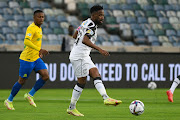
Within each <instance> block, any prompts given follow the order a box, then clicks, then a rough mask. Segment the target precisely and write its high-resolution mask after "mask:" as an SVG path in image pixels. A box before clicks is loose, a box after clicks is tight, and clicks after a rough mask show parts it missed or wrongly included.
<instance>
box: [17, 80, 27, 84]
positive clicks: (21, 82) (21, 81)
mask: <svg viewBox="0 0 180 120" xmlns="http://www.w3.org/2000/svg"><path fill="white" fill-rule="evenodd" d="M18 82H19V84H21V85H24V83H25V82H26V79H19V80H18Z"/></svg>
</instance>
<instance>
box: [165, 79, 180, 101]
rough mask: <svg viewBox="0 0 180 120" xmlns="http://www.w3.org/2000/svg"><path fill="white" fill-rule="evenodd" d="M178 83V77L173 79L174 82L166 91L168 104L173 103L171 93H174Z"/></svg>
mask: <svg viewBox="0 0 180 120" xmlns="http://www.w3.org/2000/svg"><path fill="white" fill-rule="evenodd" d="M179 83H180V76H178V77H177V78H175V79H174V81H173V83H172V85H171V88H170V89H169V90H168V91H166V94H167V96H168V100H169V102H173V93H174V91H175V89H176V87H177V86H178V85H179Z"/></svg>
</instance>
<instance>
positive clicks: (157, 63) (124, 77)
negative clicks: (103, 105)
mask: <svg viewBox="0 0 180 120" xmlns="http://www.w3.org/2000/svg"><path fill="white" fill-rule="evenodd" d="M110 54H111V55H110V56H109V57H104V56H102V55H100V54H99V53H97V52H92V53H91V57H92V60H93V61H94V63H95V64H96V66H97V68H98V69H99V71H100V74H101V77H102V80H103V82H104V84H105V86H106V88H146V87H147V84H148V83H149V82H150V81H155V82H156V83H157V86H158V88H169V87H170V85H171V83H172V81H173V79H174V78H175V77H176V76H177V75H179V74H180V61H179V60H180V56H179V54H178V53H117V52H112V53H110ZM19 55H20V52H1V53H0V56H1V62H0V64H1V72H0V73H1V84H0V89H10V88H12V86H13V84H14V83H15V82H16V81H17V79H18V72H19ZM68 56H69V53H68V52H50V54H49V55H48V56H46V57H44V58H43V60H44V62H45V63H46V66H47V68H48V71H49V76H50V80H49V81H48V82H47V84H46V85H45V86H44V87H43V88H72V87H73V86H74V85H75V84H76V82H77V79H76V78H75V76H74V72H73V69H72V65H71V64H70V62H69V59H68ZM38 78H39V74H35V73H34V72H32V73H31V76H30V78H29V79H28V80H27V82H26V83H25V85H24V86H23V88H31V87H32V86H33V85H34V83H35V80H37V79H38ZM87 81H88V82H87V85H86V87H87V88H93V87H94V85H93V80H90V77H88V78H87Z"/></svg>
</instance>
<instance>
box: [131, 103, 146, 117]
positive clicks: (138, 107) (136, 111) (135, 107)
mask: <svg viewBox="0 0 180 120" xmlns="http://www.w3.org/2000/svg"><path fill="white" fill-rule="evenodd" d="M129 110H130V112H131V113H132V114H133V115H136V116H138V115H141V114H143V113H144V103H143V102H141V101H140V100H134V101H132V102H131V104H130V105H129Z"/></svg>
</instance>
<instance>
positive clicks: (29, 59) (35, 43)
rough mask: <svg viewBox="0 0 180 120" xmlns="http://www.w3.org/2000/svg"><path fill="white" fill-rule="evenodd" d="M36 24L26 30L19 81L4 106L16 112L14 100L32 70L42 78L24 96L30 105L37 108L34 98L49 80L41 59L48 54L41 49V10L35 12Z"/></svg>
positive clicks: (42, 16)
mask: <svg viewBox="0 0 180 120" xmlns="http://www.w3.org/2000/svg"><path fill="white" fill-rule="evenodd" d="M33 18H34V22H33V23H32V24H30V25H29V26H28V28H27V30H26V35H25V39H24V50H23V51H22V53H21V55H20V58H19V62H20V68H19V79H18V81H17V82H16V83H15V84H14V86H13V88H12V91H11V94H10V95H9V97H8V99H7V100H5V101H4V105H5V106H6V107H7V108H8V109H9V110H15V109H14V107H13V104H12V101H13V98H14V97H15V95H16V94H17V93H18V91H19V90H20V89H21V87H22V85H23V84H24V83H25V82H26V80H27V79H28V77H29V75H30V73H31V72H32V70H34V71H35V72H38V73H39V74H40V75H41V76H42V77H41V78H39V79H38V80H37V81H36V83H35V85H34V86H33V88H32V89H31V90H30V92H29V93H26V94H25V95H24V98H25V99H26V100H28V102H29V103H30V105H32V106H33V107H37V106H36V104H35V103H34V100H33V96H34V94H35V93H36V91H38V90H39V89H40V88H41V87H42V86H43V85H44V84H45V82H46V81H47V80H48V79H49V74H48V71H47V68H46V66H45V64H44V62H43V60H42V59H41V58H42V57H43V56H45V55H47V54H48V51H46V50H44V49H41V43H42V29H41V25H42V24H43V22H44V13H43V11H41V10H36V11H35V12H34V17H33Z"/></svg>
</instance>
